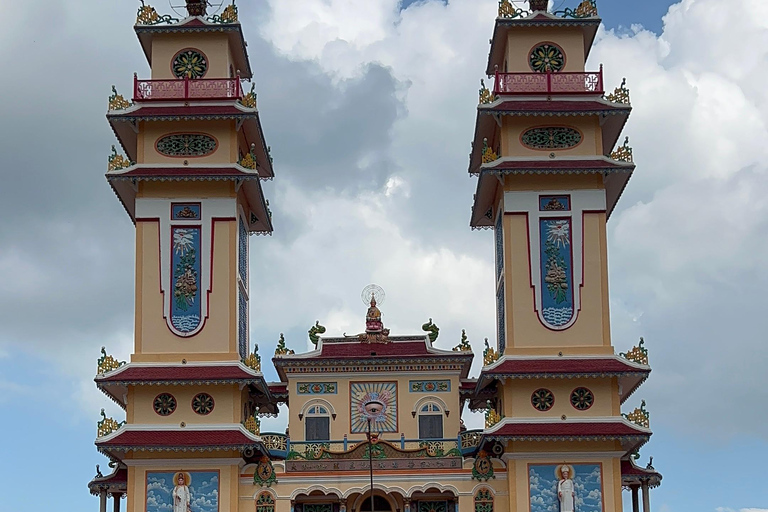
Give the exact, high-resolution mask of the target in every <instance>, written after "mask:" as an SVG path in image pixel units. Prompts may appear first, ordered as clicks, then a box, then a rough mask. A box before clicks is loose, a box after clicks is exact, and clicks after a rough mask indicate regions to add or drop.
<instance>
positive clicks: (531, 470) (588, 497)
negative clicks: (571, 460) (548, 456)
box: [528, 464, 603, 512]
mask: <svg viewBox="0 0 768 512" xmlns="http://www.w3.org/2000/svg"><path fill="white" fill-rule="evenodd" d="M569 466H571V467H572V468H573V470H574V475H573V476H572V480H573V483H574V489H575V492H576V501H575V503H576V510H577V511H578V512H602V511H603V495H602V478H601V468H600V465H599V464H569ZM557 467H558V466H557V465H552V464H546V465H544V464H542V465H538V464H535V465H534V464H532V465H530V466H528V484H529V489H530V500H531V512H559V510H560V502H559V500H558V497H557V482H558V478H557V476H556V475H555V470H556V469H557Z"/></svg>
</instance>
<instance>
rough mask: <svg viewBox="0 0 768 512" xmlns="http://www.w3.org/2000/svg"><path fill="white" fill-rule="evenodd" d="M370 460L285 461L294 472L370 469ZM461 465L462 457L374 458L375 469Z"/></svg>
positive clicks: (425, 468)
mask: <svg viewBox="0 0 768 512" xmlns="http://www.w3.org/2000/svg"><path fill="white" fill-rule="evenodd" d="M369 464H370V462H369V461H368V460H367V459H361V460H344V459H324V460H288V461H286V462H285V471H286V473H294V472H315V473H316V472H328V471H368V469H369ZM460 467H461V457H445V458H421V459H419V458H414V459H379V460H376V459H375V458H374V460H373V469H374V470H398V469H406V470H429V469H457V468H460Z"/></svg>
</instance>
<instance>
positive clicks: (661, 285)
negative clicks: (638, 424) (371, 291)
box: [0, 0, 768, 512]
mask: <svg viewBox="0 0 768 512" xmlns="http://www.w3.org/2000/svg"><path fill="white" fill-rule="evenodd" d="M558 1H559V0H558ZM161 3H162V2H157V4H158V5H157V7H158V9H160V10H162V6H161V5H160V4H161ZM575 3H577V2H575V0H574V2H573V4H575ZM241 4H242V5H241V7H240V12H241V17H242V19H243V22H244V25H245V35H246V37H247V39H248V41H249V53H250V56H251V60H252V63H253V66H254V69H255V70H256V82H257V91H258V92H259V102H260V103H259V107H260V110H261V114H262V122H263V124H264V129H265V132H266V134H267V138H268V143H269V144H270V145H271V146H272V148H273V155H274V156H275V162H276V173H277V177H276V179H275V180H274V182H270V183H266V184H265V191H266V194H267V196H268V197H269V198H270V202H271V208H272V210H273V212H274V222H275V226H276V233H275V236H274V237H271V238H264V237H258V238H252V239H251V248H252V254H251V269H252V276H253V277H252V279H253V281H252V283H253V284H252V295H253V297H254V299H253V301H252V304H251V315H252V325H251V337H252V341H255V342H258V343H259V344H260V347H261V354H262V356H263V357H264V358H265V359H268V358H269V355H271V353H272V351H273V350H274V346H275V344H276V342H277V339H278V336H279V334H280V333H281V332H283V333H285V337H286V340H287V342H288V345H289V346H290V347H291V348H294V349H296V350H297V351H301V350H305V349H307V348H308V341H307V340H306V332H307V329H308V328H309V326H310V325H312V324H314V322H315V320H316V319H320V320H321V322H322V323H323V325H326V326H327V327H328V331H329V334H330V335H337V334H341V333H342V332H357V331H358V330H359V329H360V324H361V322H362V317H363V315H364V314H365V307H363V306H362V305H361V304H360V302H359V298H358V297H359V292H360V289H362V287H363V286H365V285H366V284H368V283H370V282H376V283H378V284H380V285H382V286H383V287H384V288H385V289H386V290H387V293H388V300H387V302H386V303H385V304H384V305H383V306H382V312H383V315H384V321H385V323H386V324H387V326H388V327H390V328H391V329H392V332H393V333H412V332H418V331H419V327H420V326H421V324H422V323H424V322H425V321H426V320H427V318H429V317H432V318H434V319H435V322H436V323H437V324H438V325H439V326H440V327H441V336H440V339H438V346H439V347H441V348H450V347H451V346H453V345H455V344H456V342H458V339H459V336H460V332H461V329H464V328H466V329H467V334H468V335H469V338H470V341H471V342H472V344H473V346H474V349H475V353H476V354H479V353H481V352H482V339H483V338H484V337H486V336H487V337H489V338H491V339H493V337H494V335H495V327H494V324H495V321H494V306H493V302H494V297H493V291H492V286H493V285H492V283H493V246H492V237H491V236H490V235H489V234H488V233H473V232H470V230H469V228H468V227H467V222H468V212H469V204H470V202H471V197H472V193H473V192H474V188H473V186H474V182H472V181H471V180H469V179H467V177H466V175H465V173H466V154H467V152H468V150H469V140H470V138H471V135H472V129H473V123H474V112H473V111H474V109H475V106H476V104H475V103H476V98H477V87H478V84H479V79H480V78H481V77H482V71H483V69H484V66H485V62H486V58H487V48H488V46H487V40H488V38H489V37H490V35H491V31H492V27H493V12H494V10H495V5H496V0H472V2H470V1H469V0H451V2H450V3H449V4H448V5H445V4H443V3H441V2H438V1H433V2H428V3H417V4H414V5H409V6H408V7H407V8H406V9H404V10H399V9H398V6H397V1H396V0H380V1H377V2H371V3H365V6H364V8H363V6H362V3H361V4H360V5H357V4H352V5H346V4H345V5H342V4H344V3H343V2H338V1H337V0H259V1H254V2H253V3H252V4H251V3H249V4H247V5H246V3H245V2H241ZM670 5H673V4H672V3H671V2H661V1H657V0H649V1H645V2H629V1H627V0H621V1H618V0H598V8H599V10H600V13H601V16H602V17H603V19H604V22H605V25H606V28H607V29H608V32H601V34H600V35H599V37H598V41H597V43H596V47H595V49H594V51H593V54H592V58H591V59H592V60H591V62H590V67H591V68H592V69H595V68H596V67H597V65H598V64H599V63H600V62H603V63H605V66H606V68H605V70H606V71H605V72H606V83H609V84H616V85H618V83H619V82H620V81H621V78H622V77H623V76H627V77H628V84H629V87H630V91H631V94H632V101H633V107H634V111H633V114H632V117H631V118H630V122H629V124H628V126H627V129H626V133H627V134H628V135H630V136H631V138H632V139H631V140H632V145H633V147H634V149H635V157H636V161H637V163H638V171H637V172H636V173H635V176H634V177H633V178H632V180H631V181H630V183H629V186H628V187H627V190H626V191H625V193H624V196H623V198H622V200H621V202H620V203H619V206H618V208H617V210H616V212H615V213H614V214H613V217H612V219H611V222H610V224H609V233H608V235H609V254H610V258H611V260H610V272H611V276H610V282H611V312H612V333H613V340H614V345H615V346H616V348H617V351H625V350H627V349H628V348H630V347H631V346H632V345H633V344H635V343H636V341H637V339H638V338H639V336H645V338H646V342H647V346H648V347H649V349H650V351H651V365H652V366H653V368H654V372H653V374H652V376H651V378H650V379H649V381H648V382H647V383H646V384H644V386H643V387H642V388H641V389H640V390H639V391H638V393H636V395H635V396H633V397H632V398H631V399H630V400H629V402H628V403H627V404H626V407H625V411H626V410H631V409H632V408H634V407H636V406H637V405H639V401H640V399H641V398H645V399H647V402H648V409H649V410H650V411H651V426H652V428H653V430H654V436H653V439H652V441H651V443H650V444H649V445H648V446H646V447H645V448H643V450H642V456H643V458H642V460H641V462H642V463H643V464H644V463H645V462H647V458H648V456H651V455H653V456H654V465H655V467H656V468H657V469H659V470H660V471H661V472H662V473H663V474H664V483H663V485H662V486H661V488H659V489H656V490H654V491H653V492H652V503H653V507H654V508H653V509H654V510H655V511H658V512H688V511H694V510H695V511H697V512H730V511H734V512H740V510H741V509H747V508H755V509H766V510H768V498H766V497H765V491H764V487H765V485H764V483H763V481H762V480H763V479H762V475H763V474H764V465H765V464H764V460H766V459H768V442H767V440H768V413H767V412H766V411H765V409H764V408H761V407H759V406H756V404H764V403H768V385H767V384H768V382H767V378H766V376H765V372H764V361H766V360H768V347H767V346H766V344H765V343H764V339H765V334H764V328H763V327H762V325H761V324H760V323H759V320H760V319H761V318H762V317H763V316H764V313H763V309H764V308H763V307H762V297H763V296H764V290H765V289H766V287H768V271H766V269H765V265H764V264H763V259H764V258H763V256H762V255H763V254H765V252H766V251H768V243H767V242H765V241H766V240H768V226H766V223H765V221H764V219H765V218H766V217H768V199H766V198H768V179H766V176H768V170H766V164H765V162H767V161H768V144H765V140H766V139H767V138H768V136H766V133H767V132H766V126H765V122H764V119H768V107H767V106H768V93H767V92H766V91H765V88H764V87H763V86H762V84H764V83H765V82H766V80H768V74H767V73H766V70H765V66H764V65H758V64H759V63H764V62H766V59H768V49H766V46H767V45H765V40H766V34H767V33H768V12H766V10H767V7H768V4H766V3H765V2H764V1H763V0H734V1H732V2H729V3H728V4H725V3H724V2H719V1H717V0H685V1H684V2H681V3H680V4H674V8H673V14H674V15H673V16H671V18H670V19H669V22H668V24H667V26H664V25H663V24H662V16H664V15H665V14H666V12H667V9H668V8H669V6H670ZM136 7H137V2H133V1H128V0H121V1H120V2H99V1H97V0H76V1H73V2H56V3H51V2H49V1H48V0H29V1H27V2H15V3H12V4H10V5H8V6H6V7H4V8H5V9H6V15H5V16H4V17H3V18H2V19H0V42H2V43H3V46H4V47H5V48H7V49H8V51H6V52H3V53H2V54H0V63H1V64H2V65H3V69H5V70H7V74H8V75H9V76H12V77H23V78H22V79H19V80H11V81H10V83H7V82H6V84H5V85H4V94H5V97H6V98H14V101H3V102H0V174H2V175H3V177H4V178H5V181H4V183H6V184H13V185H14V186H12V187H11V186H4V187H0V218H2V219H3V222H2V223H0V282H2V283H3V286H0V406H2V407H3V414H2V418H3V421H2V423H1V424H0V434H2V438H3V439H4V440H5V442H3V443H0V460H2V461H4V462H5V464H2V465H0V480H1V481H2V482H3V484H4V485H3V488H4V489H13V490H14V491H15V492H6V493H5V494H4V497H3V499H2V500H0V512H27V511H30V512H32V511H34V512H36V511H38V510H45V509H53V508H56V509H57V510H60V511H63V512H69V511H73V512H74V511H78V512H79V511H83V510H89V508H90V509H91V510H95V509H96V507H97V506H98V502H97V500H96V498H94V497H92V496H90V495H89V494H88V491H87V488H86V483H87V482H88V481H89V480H90V478H91V477H92V476H93V475H94V469H95V468H94V466H95V464H97V463H99V464H101V465H102V471H103V472H105V473H106V471H107V469H108V468H107V467H106V460H105V459H104V458H103V457H102V456H100V455H98V453H97V452H96V450H95V448H94V446H93V441H94V437H95V433H96V422H97V420H98V419H99V409H100V408H102V407H104V408H106V409H107V411H108V412H109V414H112V415H114V416H115V417H116V418H117V419H119V420H121V419H123V416H122V414H123V413H122V412H121V411H120V410H118V409H117V408H116V407H115V406H114V404H112V403H111V402H110V401H109V400H108V399H106V398H105V397H103V396H102V395H100V394H99V393H98V392H97V391H96V390H95V387H94V385H93V381H92V378H93V375H94V372H95V368H96V360H97V358H98V356H99V349H100V347H101V346H102V345H106V346H107V348H108V351H109V352H110V353H114V354H115V355H116V356H118V357H119V358H120V359H126V358H128V356H129V353H130V350H131V343H132V329H133V319H132V311H133V310H132V307H133V284H134V283H133V250H134V246H133V238H132V237H133V227H132V225H131V223H130V222H129V220H128V219H127V217H126V215H125V213H124V212H123V211H122V208H121V207H120V205H119V204H118V202H117V201H116V200H115V198H114V196H113V194H112V192H111V191H110V190H109V188H108V186H107V185H106V183H105V182H104V180H103V178H102V175H103V172H104V170H105V164H106V157H107V155H108V154H109V148H110V145H111V144H114V143H115V141H114V137H113V135H112V134H111V133H110V130H109V128H108V126H107V124H106V122H105V121H104V111H105V107H106V98H107V96H108V95H109V92H110V86H111V85H112V84H116V85H117V87H118V89H119V90H120V91H121V92H122V93H123V94H126V95H127V92H128V91H129V90H130V86H131V77H132V74H133V72H134V71H137V72H138V73H139V75H140V76H146V75H147V72H148V70H147V65H146V62H145V61H144V59H143V56H142V54H141V51H140V48H139V45H138V43H137V41H136V38H135V34H134V33H133V30H132V27H131V25H132V23H133V20H134V17H135V12H136ZM84 12H87V13H89V16H83V13H84ZM93 20H99V22H98V23H94V22H93ZM41 24H42V25H44V26H46V27H48V30H46V31H45V32H39V31H33V30H31V29H30V27H32V26H40V25H41ZM633 24H641V25H642V26H643V27H644V28H645V29H647V30H648V31H643V30H640V29H638V30H632V29H630V28H629V27H630V26H631V25H633ZM735 44H740V45H744V47H749V48H752V52H751V53H748V52H747V53H743V54H742V53H734V52H732V51H731V48H733V46H734V45H735ZM43 69H44V70H46V77H56V78H57V79H58V81H54V79H53V78H48V79H39V80H30V79H27V77H30V76H36V74H39V73H40V70H43ZM307 91H312V92H311V94H308V93H307ZM318 105H322V106H323V107H324V108H321V109H319V108H317V106H318ZM361 105H364V108H361ZM339 259H342V260H343V261H345V262H348V263H347V264H344V265H339V264H338V262H339ZM413 269H418V272H416V271H414V270H413ZM457 297H460V298H461V300H457V299H456V298H457ZM467 304H472V307H467ZM477 372H478V368H477V364H476V365H475V367H474V369H473V372H472V373H473V375H477ZM265 374H266V377H267V379H268V380H274V379H276V375H275V373H274V371H273V370H272V369H271V368H269V366H267V368H266V370H265ZM281 421H282V420H277V421H275V420H268V421H266V422H265V423H266V429H273V430H281ZM473 422H474V424H479V420H478V419H477V418H475V419H468V423H469V424H470V426H472V425H473ZM8 461H13V464H10V463H8ZM41 481H44V482H45V483H44V487H41V486H43V484H41ZM41 488H42V489H43V491H42V492H41Z"/></svg>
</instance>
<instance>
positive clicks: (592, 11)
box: [542, 0, 597, 18]
mask: <svg viewBox="0 0 768 512" xmlns="http://www.w3.org/2000/svg"><path fill="white" fill-rule="evenodd" d="M542 1H544V2H545V3H546V0H542ZM554 14H556V15H560V17H562V18H592V17H593V16H597V2H596V1H595V0H583V1H582V2H581V3H580V4H579V6H578V7H576V8H575V9H569V8H565V9H563V10H562V11H556V12H555V13H554Z"/></svg>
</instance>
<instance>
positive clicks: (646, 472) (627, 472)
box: [621, 460, 661, 476]
mask: <svg viewBox="0 0 768 512" xmlns="http://www.w3.org/2000/svg"><path fill="white" fill-rule="evenodd" d="M621 475H622V476H652V475H658V476H661V475H660V474H659V473H658V472H657V471H656V470H653V469H645V468H641V467H638V466H635V465H634V463H632V462H631V461H628V460H622V461H621Z"/></svg>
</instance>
